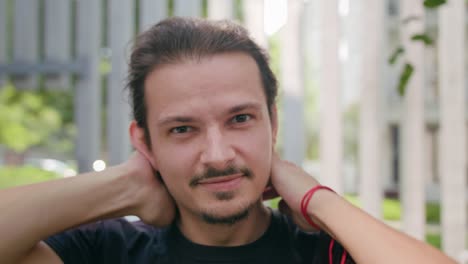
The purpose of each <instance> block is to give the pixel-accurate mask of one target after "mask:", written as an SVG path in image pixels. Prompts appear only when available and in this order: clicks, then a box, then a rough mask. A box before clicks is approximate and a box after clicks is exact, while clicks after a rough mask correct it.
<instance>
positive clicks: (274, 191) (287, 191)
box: [264, 153, 319, 231]
mask: <svg viewBox="0 0 468 264" xmlns="http://www.w3.org/2000/svg"><path fill="white" fill-rule="evenodd" d="M318 184H319V183H318V182H317V180H315V179H314V178H313V177H312V176H310V175H309V174H307V172H305V171H304V170H303V169H302V168H300V167H298V166H296V165H295V164H294V163H292V162H289V161H285V160H281V159H280V157H279V156H278V154H276V153H275V154H274V155H273V161H272V167H271V186H269V187H268V188H267V189H266V190H265V192H264V199H271V198H274V197H277V196H280V197H281V198H282V200H281V201H280V203H279V205H278V209H279V210H280V211H281V212H282V213H284V214H286V215H289V216H290V217H291V218H292V219H293V221H294V222H295V223H296V224H297V225H298V226H299V228H301V229H302V230H304V231H313V230H315V229H314V228H313V227H312V226H310V225H309V223H307V221H306V220H305V218H304V216H303V215H302V213H301V200H302V197H303V196H304V195H305V194H306V192H307V191H308V190H310V189H311V188H312V187H314V186H316V185H318Z"/></svg>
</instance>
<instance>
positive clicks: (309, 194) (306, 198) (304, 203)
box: [301, 185, 335, 230]
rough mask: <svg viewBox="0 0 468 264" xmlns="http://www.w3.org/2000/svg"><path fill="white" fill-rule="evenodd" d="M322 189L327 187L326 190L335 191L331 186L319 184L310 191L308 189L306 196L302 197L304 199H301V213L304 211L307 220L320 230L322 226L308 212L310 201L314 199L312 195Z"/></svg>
mask: <svg viewBox="0 0 468 264" xmlns="http://www.w3.org/2000/svg"><path fill="white" fill-rule="evenodd" d="M320 189H325V190H329V191H331V192H335V191H333V190H332V189H331V188H329V187H327V186H323V185H317V186H315V187H313V188H312V189H310V190H309V191H307V192H306V194H305V195H304V197H302V200H301V213H302V215H303V216H304V218H305V219H306V220H307V222H308V223H309V224H310V225H311V226H313V227H314V228H315V229H317V230H320V227H319V226H318V225H316V224H315V223H314V221H312V219H311V218H310V216H309V214H308V213H307V207H308V206H309V202H310V200H311V199H312V196H313V195H314V193H315V192H316V191H317V190H320Z"/></svg>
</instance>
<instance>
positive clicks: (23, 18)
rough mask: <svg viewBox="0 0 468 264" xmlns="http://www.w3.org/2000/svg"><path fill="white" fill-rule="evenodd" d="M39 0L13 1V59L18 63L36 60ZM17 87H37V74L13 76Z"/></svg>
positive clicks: (29, 62)
mask: <svg viewBox="0 0 468 264" xmlns="http://www.w3.org/2000/svg"><path fill="white" fill-rule="evenodd" d="M38 10H39V1H30V0H16V1H14V33H13V35H14V36H13V60H14V61H15V62H19V63H25V64H33V63H37V62H38V59H39V57H38V54H39V53H38V51H39V45H38V44H39V42H38V39H39V34H38V25H39V12H38ZM14 83H15V85H16V87H17V88H19V89H34V88H37V84H38V83H37V76H35V75H28V76H14Z"/></svg>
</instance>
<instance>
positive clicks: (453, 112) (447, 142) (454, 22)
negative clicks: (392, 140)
mask: <svg viewBox="0 0 468 264" xmlns="http://www.w3.org/2000/svg"><path fill="white" fill-rule="evenodd" d="M439 15H440V17H439V23H440V27H439V63H440V64H439V74H440V76H439V93H440V118H439V120H440V135H439V150H440V155H439V176H440V181H441V189H442V192H441V194H442V195H441V198H442V199H441V208H442V212H441V213H442V233H443V239H442V247H443V249H444V251H445V252H447V253H448V254H449V255H451V256H452V257H455V258H458V257H459V256H460V255H461V252H462V251H463V250H464V249H465V248H466V236H465V234H466V231H467V228H466V225H467V215H466V214H467V208H466V201H467V195H466V184H467V179H466V172H467V162H466V158H467V153H466V146H467V145H466V134H467V129H466V128H467V125H466V111H467V108H466V105H467V102H466V100H467V97H466V95H467V94H466V88H467V86H466V77H465V74H466V68H465V67H466V57H465V48H466V42H465V32H466V22H465V20H466V18H465V16H466V9H465V1H462V0H453V1H448V4H447V6H444V7H442V9H441V10H440V14H439Z"/></svg>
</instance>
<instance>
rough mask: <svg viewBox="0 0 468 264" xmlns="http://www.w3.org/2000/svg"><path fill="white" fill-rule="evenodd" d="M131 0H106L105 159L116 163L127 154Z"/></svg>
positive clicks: (132, 14) (132, 18)
mask: <svg viewBox="0 0 468 264" xmlns="http://www.w3.org/2000/svg"><path fill="white" fill-rule="evenodd" d="M134 10H135V7H134V1H128V0H110V1H109V26H110V29H109V40H110V48H111V50H112V58H111V64H112V71H111V73H110V75H109V82H108V87H107V115H108V120H107V139H108V153H109V157H108V163H109V164H110V165H116V164H118V163H120V162H122V161H124V160H126V159H127V158H128V156H129V154H130V149H131V148H130V140H129V136H128V125H129V122H130V108H129V105H128V103H127V102H128V101H127V96H126V94H127V90H125V92H124V91H123V88H124V87H125V76H126V73H127V63H126V62H127V61H128V60H127V55H128V50H127V47H129V46H128V44H129V43H130V41H131V40H132V38H133V36H134V26H133V23H134V21H135V20H134V18H135V13H134V12H133V11H134Z"/></svg>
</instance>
